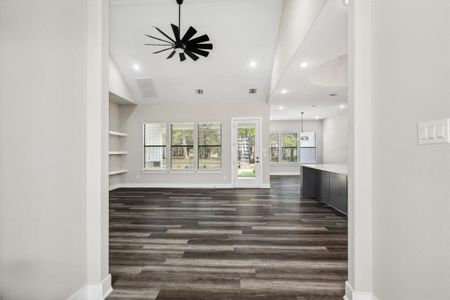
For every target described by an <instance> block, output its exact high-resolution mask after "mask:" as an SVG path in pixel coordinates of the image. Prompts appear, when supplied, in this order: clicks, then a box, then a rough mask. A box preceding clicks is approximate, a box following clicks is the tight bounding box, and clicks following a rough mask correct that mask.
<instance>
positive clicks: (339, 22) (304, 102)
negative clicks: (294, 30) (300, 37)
mask: <svg viewBox="0 0 450 300" xmlns="http://www.w3.org/2000/svg"><path fill="white" fill-rule="evenodd" d="M346 54H347V6H345V5H344V4H343V1H342V0H329V1H328V3H327V4H326V5H325V6H324V8H323V10H322V12H321V13H320V15H319V16H318V18H317V20H316V22H315V23H314V25H313V26H312V28H311V29H310V31H309V33H308V35H307V36H306V38H305V40H304V42H303V44H302V46H301V47H300V49H299V50H298V51H297V53H296V55H295V57H294V59H293V60H292V63H291V65H290V66H289V67H288V69H287V71H286V73H285V74H284V76H283V77H282V79H281V80H280V81H279V83H278V85H277V87H276V88H275V90H274V92H273V93H272V95H271V97H270V99H269V101H270V104H271V118H272V120H297V119H299V118H300V112H302V111H303V112H305V119H315V118H316V117H318V118H319V119H324V118H327V117H329V116H332V115H335V114H337V113H339V112H340V111H341V110H342V108H340V106H341V105H344V106H345V105H346V102H347V88H346V85H347V82H346V79H347V56H346ZM301 62H308V63H309V66H308V67H307V68H301V67H300V66H299V64H300V63H301ZM283 90H284V92H285V93H283V92H282V91H283ZM330 94H338V95H337V96H333V97H331V96H329V95H330ZM313 106H315V107H313ZM280 108H283V109H280ZM344 109H345V108H344Z"/></svg>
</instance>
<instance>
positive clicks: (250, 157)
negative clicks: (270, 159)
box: [231, 118, 262, 188]
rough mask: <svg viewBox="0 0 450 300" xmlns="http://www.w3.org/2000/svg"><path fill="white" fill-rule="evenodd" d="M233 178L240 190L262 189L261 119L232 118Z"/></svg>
mask: <svg viewBox="0 0 450 300" xmlns="http://www.w3.org/2000/svg"><path fill="white" fill-rule="evenodd" d="M231 123H232V124H231V128H232V134H231V138H232V143H231V145H232V149H231V153H232V160H231V163H232V168H231V169H232V172H233V174H232V178H233V182H234V186H235V187H238V188H257V187H261V166H262V156H261V119H260V118H232V120H231Z"/></svg>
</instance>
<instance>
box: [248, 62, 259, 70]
mask: <svg viewBox="0 0 450 300" xmlns="http://www.w3.org/2000/svg"><path fill="white" fill-rule="evenodd" d="M249 65H250V67H252V68H256V66H257V65H258V64H257V63H256V61H254V60H252V61H250V63H249Z"/></svg>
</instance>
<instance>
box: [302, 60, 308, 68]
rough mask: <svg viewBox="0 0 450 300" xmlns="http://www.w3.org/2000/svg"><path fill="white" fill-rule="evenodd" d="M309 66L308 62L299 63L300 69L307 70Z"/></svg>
mask: <svg viewBox="0 0 450 300" xmlns="http://www.w3.org/2000/svg"><path fill="white" fill-rule="evenodd" d="M308 66H309V62H307V61H304V62H301V63H300V68H303V69H304V68H307V67H308Z"/></svg>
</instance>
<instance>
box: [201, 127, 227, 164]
mask: <svg viewBox="0 0 450 300" xmlns="http://www.w3.org/2000/svg"><path fill="white" fill-rule="evenodd" d="M221 166H222V125H221V123H219V122H205V123H199V124H198V169H199V170H202V169H203V170H208V169H220V168H221Z"/></svg>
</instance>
